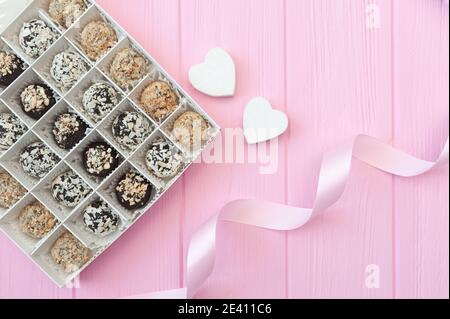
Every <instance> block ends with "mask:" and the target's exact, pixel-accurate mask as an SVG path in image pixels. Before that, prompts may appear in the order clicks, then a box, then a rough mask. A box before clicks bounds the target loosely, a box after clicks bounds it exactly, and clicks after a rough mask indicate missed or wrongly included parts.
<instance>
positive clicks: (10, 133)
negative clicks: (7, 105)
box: [0, 113, 27, 150]
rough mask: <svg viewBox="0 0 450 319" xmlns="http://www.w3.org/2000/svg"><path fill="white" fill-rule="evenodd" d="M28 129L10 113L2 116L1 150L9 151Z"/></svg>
mask: <svg viewBox="0 0 450 319" xmlns="http://www.w3.org/2000/svg"><path fill="white" fill-rule="evenodd" d="M26 131H27V127H26V126H25V124H23V123H22V122H21V121H20V120H19V119H18V118H17V117H15V116H14V115H12V114H9V113H1V114H0V150H8V149H9V148H10V147H11V146H13V145H14V143H16V142H17V140H18V139H19V138H20V137H21V136H22V135H23V134H25V132H26Z"/></svg>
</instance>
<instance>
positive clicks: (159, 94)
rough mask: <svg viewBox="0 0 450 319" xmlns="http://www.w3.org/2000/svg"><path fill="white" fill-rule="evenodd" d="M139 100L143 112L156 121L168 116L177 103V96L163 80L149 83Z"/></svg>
mask: <svg viewBox="0 0 450 319" xmlns="http://www.w3.org/2000/svg"><path fill="white" fill-rule="evenodd" d="M140 100H141V106H142V108H143V109H144V111H145V113H147V114H148V115H149V116H151V117H152V118H153V119H154V120H156V121H157V122H160V121H162V120H164V119H165V118H166V117H168V116H169V115H170V114H171V113H172V112H173V111H175V109H176V108H177V105H178V96H177V95H176V93H175V92H174V90H173V89H172V88H171V87H170V85H169V84H168V83H166V82H164V81H155V82H153V83H151V84H149V85H148V86H147V87H146V88H145V90H144V92H142V95H141V98H140Z"/></svg>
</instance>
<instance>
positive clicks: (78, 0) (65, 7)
mask: <svg viewBox="0 0 450 319" xmlns="http://www.w3.org/2000/svg"><path fill="white" fill-rule="evenodd" d="M86 9H87V6H86V2H85V1H84V0H51V1H50V4H49V6H48V13H49V14H50V16H51V17H52V18H53V19H54V20H56V22H58V23H59V24H60V25H61V26H63V27H66V28H69V27H70V26H71V25H72V24H73V23H74V22H75V21H76V20H77V19H78V18H79V17H81V15H82V14H83V13H84V11H86Z"/></svg>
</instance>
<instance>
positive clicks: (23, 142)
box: [1, 131, 61, 190]
mask: <svg viewBox="0 0 450 319" xmlns="http://www.w3.org/2000/svg"><path fill="white" fill-rule="evenodd" d="M36 142H42V141H41V139H40V138H39V137H38V136H37V135H36V134H34V133H33V132H31V131H30V132H28V133H27V134H25V135H24V136H23V137H22V138H21V139H20V140H19V141H18V142H17V143H16V144H15V145H14V146H13V147H11V148H10V149H9V150H8V152H6V153H5V154H4V155H3V156H2V158H1V162H2V165H3V167H4V168H5V169H6V170H8V171H9V173H10V174H11V175H13V176H14V177H15V178H16V179H18V180H20V181H21V182H22V184H23V185H24V186H25V187H26V188H27V189H29V190H30V189H32V188H33V187H34V186H36V185H37V184H38V183H39V181H40V180H42V179H44V178H45V177H43V178H41V179H38V178H33V177H31V176H29V175H28V174H27V173H25V171H24V170H23V168H22V165H21V164H20V156H21V155H22V153H23V151H24V150H25V148H26V147H28V146H29V145H31V144H33V143H36ZM43 143H44V144H45V145H46V146H47V147H48V148H50V147H49V146H48V145H47V144H46V143H45V142H43ZM50 149H51V148H50ZM55 155H56V153H55ZM60 161H61V159H59V162H60ZM59 162H58V163H59Z"/></svg>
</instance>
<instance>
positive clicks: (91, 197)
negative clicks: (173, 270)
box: [0, 0, 220, 287]
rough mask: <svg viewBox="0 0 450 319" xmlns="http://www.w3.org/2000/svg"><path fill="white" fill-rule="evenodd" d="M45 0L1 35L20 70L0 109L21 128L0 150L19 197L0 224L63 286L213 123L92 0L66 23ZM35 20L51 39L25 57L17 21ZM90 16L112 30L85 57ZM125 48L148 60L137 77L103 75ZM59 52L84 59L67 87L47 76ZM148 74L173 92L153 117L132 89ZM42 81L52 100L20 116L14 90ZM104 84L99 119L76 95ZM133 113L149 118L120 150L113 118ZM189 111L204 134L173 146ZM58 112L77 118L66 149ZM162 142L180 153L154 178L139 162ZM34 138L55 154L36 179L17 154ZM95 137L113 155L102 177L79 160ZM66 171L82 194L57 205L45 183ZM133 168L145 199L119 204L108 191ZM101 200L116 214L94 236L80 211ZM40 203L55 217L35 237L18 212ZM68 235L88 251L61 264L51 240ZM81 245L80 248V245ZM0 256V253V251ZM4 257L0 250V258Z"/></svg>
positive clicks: (166, 181) (1, 167)
mask: <svg viewBox="0 0 450 319" xmlns="http://www.w3.org/2000/svg"><path fill="white" fill-rule="evenodd" d="M49 4H50V0H35V1H33V2H32V3H31V4H30V5H29V6H28V7H27V8H26V10H25V11H24V12H23V13H22V14H21V15H19V16H18V17H17V18H16V19H15V21H14V22H13V23H12V24H11V25H10V26H9V27H8V28H7V29H6V30H5V31H4V32H3V33H2V34H1V38H0V51H6V52H11V53H14V54H15V55H16V56H18V57H19V58H20V59H22V61H23V64H24V68H25V71H24V72H23V73H22V74H21V75H20V76H19V77H18V78H17V79H16V80H15V81H14V82H13V83H12V84H10V85H9V86H6V87H3V88H1V87H0V113H1V114H5V113H6V114H11V115H13V116H15V117H16V118H17V119H18V120H19V121H20V122H22V124H23V125H24V126H25V127H26V132H25V133H24V134H23V135H21V137H20V138H18V140H17V141H16V142H15V143H14V144H13V145H12V146H11V147H10V148H9V149H0V173H8V174H9V175H10V176H11V177H13V178H14V179H15V180H16V182H18V183H19V184H20V185H22V186H23V188H24V192H23V196H22V197H21V198H20V199H19V200H18V201H17V202H15V203H13V204H12V205H11V207H8V208H0V229H1V230H2V231H3V232H4V233H5V234H6V235H7V236H8V237H9V238H10V239H11V240H12V241H13V242H15V243H16V245H17V246H18V247H19V248H20V249H21V250H22V251H23V252H24V253H25V254H26V255H27V256H28V257H29V258H30V259H31V260H32V261H33V262H35V263H36V265H38V266H39V267H40V269H41V270H42V271H43V272H45V273H46V274H47V275H48V276H49V277H50V278H51V279H52V280H53V281H54V282H55V283H56V284H57V285H58V286H60V287H64V286H66V285H67V284H68V283H69V282H71V281H72V280H73V279H74V278H75V277H76V276H78V275H79V274H80V273H81V272H82V271H83V270H84V269H85V268H86V267H88V266H89V265H90V264H91V263H92V262H93V261H94V260H95V259H96V258H97V257H98V256H99V255H100V254H101V253H103V252H104V251H105V250H106V249H107V248H108V247H109V246H110V245H112V244H113V243H114V242H115V241H116V240H118V239H119V238H120V237H121V235H122V234H123V233H124V232H125V231H127V230H128V229H129V228H130V227H131V226H132V225H133V224H134V223H135V222H136V221H137V220H138V219H139V218H140V217H141V216H142V215H143V214H144V213H146V212H148V213H150V212H151V207H152V206H153V205H154V204H155V203H156V202H157V201H158V199H159V198H160V197H161V196H162V195H163V194H164V193H165V192H166V191H167V190H168V189H170V187H171V185H173V183H174V182H175V181H176V180H177V179H178V178H179V177H180V176H181V175H182V174H183V173H184V172H185V171H186V169H187V168H188V167H189V166H190V164H192V163H193V162H194V161H195V159H196V158H197V157H198V156H199V155H200V154H201V152H202V151H203V150H204V149H205V148H206V147H207V146H208V145H209V144H210V143H211V142H212V141H213V139H214V138H215V137H216V136H217V135H218V134H219V132H220V128H219V126H218V125H217V124H216V123H215V122H214V120H213V119H211V118H210V117H209V116H208V115H207V114H206V113H205V112H204V111H203V110H202V108H201V107H200V106H199V105H198V104H197V103H196V102H195V101H194V100H193V99H192V98H191V97H189V95H188V94H186V92H185V91H184V90H183V89H182V88H181V87H180V86H179V85H178V84H177V83H176V82H175V81H174V80H173V79H172V78H171V77H170V76H169V75H168V74H167V73H166V72H165V71H164V70H163V69H162V67H161V66H160V65H159V64H158V63H157V62H156V61H155V60H154V59H153V58H152V56H151V55H150V54H148V53H147V52H146V51H145V50H144V49H143V48H142V47H141V46H140V45H139V44H138V43H137V42H136V41H135V40H134V39H133V38H132V37H130V36H129V35H128V34H127V33H126V32H125V31H124V30H123V29H122V28H121V27H120V26H119V25H118V24H117V23H116V22H115V21H114V20H113V19H111V17H109V16H108V14H106V13H105V12H104V11H103V10H102V8H100V7H99V6H98V5H97V4H96V3H95V2H94V1H85V5H86V8H85V10H84V13H83V14H82V15H81V16H80V17H78V18H77V19H76V21H75V22H74V23H73V24H72V25H71V26H70V27H69V28H66V27H63V26H61V25H60V24H59V23H58V22H57V21H55V20H53V19H52V18H51V16H50V14H49V11H48V8H49ZM32 19H40V20H42V21H44V22H45V24H46V25H47V26H48V27H50V28H51V29H52V30H53V31H54V33H55V34H56V38H57V39H55V41H54V42H53V44H51V46H50V47H48V48H47V49H46V51H45V52H44V53H43V54H42V55H40V56H38V57H37V58H32V57H30V56H29V55H27V54H26V53H25V52H24V50H23V49H22V47H21V45H20V42H19V41H20V40H19V33H20V30H21V28H22V26H23V24H24V23H26V22H28V21H30V20H32ZM92 21H105V22H107V23H109V24H110V25H111V26H112V28H113V29H114V31H115V32H116V35H117V41H116V43H115V44H114V45H113V46H112V47H111V48H109V50H108V51H107V53H105V54H103V55H102V56H101V57H100V58H99V59H97V60H96V61H93V60H92V59H90V58H89V57H88V55H87V54H86V53H85V51H84V50H83V46H82V45H81V43H80V34H81V32H82V30H83V28H84V27H85V26H86V25H87V24H88V23H89V22H92ZM125 48H132V49H134V50H135V51H137V52H138V53H139V54H140V55H141V56H142V57H144V58H145V59H146V60H147V62H148V70H147V72H146V74H145V75H144V76H142V77H141V78H140V79H139V80H136V81H134V82H133V83H132V84H131V85H129V86H128V87H127V88H126V89H124V88H123V86H120V85H119V84H118V83H116V81H114V80H113V77H112V76H111V64H112V63H113V61H114V59H115V57H116V55H117V54H118V53H119V52H121V51H122V50H123V49H125ZM61 52H75V53H77V54H79V56H81V57H82V59H83V60H84V61H83V62H84V63H85V66H86V71H87V73H84V75H83V76H81V77H80V78H79V79H78V81H77V83H75V84H74V85H73V86H72V87H69V88H63V87H61V86H60V85H58V83H57V82H55V80H54V78H53V77H52V75H51V71H50V69H51V64H52V61H53V59H54V57H55V56H56V55H57V54H59V53H61ZM153 81H164V82H166V83H167V84H169V85H170V87H171V88H172V89H173V92H174V93H175V94H176V96H177V97H178V99H177V100H178V105H177V107H176V109H175V110H173V111H172V112H171V113H170V114H169V115H168V116H165V117H164V118H159V119H155V118H153V117H152V116H150V115H148V114H147V113H146V112H145V111H144V109H143V108H142V105H140V103H141V102H140V98H139V97H140V95H141V93H142V91H143V90H144V89H145V87H146V86H147V85H148V84H150V83H152V82H153ZM36 82H39V83H43V84H45V85H46V86H48V87H49V88H51V90H52V91H53V96H54V98H55V104H54V105H53V106H52V107H51V109H50V110H49V111H47V113H45V115H43V116H42V117H40V118H39V119H33V118H31V117H30V116H28V115H27V114H26V113H25V112H24V111H23V109H22V107H21V104H20V103H21V99H20V94H21V93H20V92H22V91H23V89H24V88H25V87H27V86H28V85H29V84H33V83H36ZM96 83H107V84H108V85H110V86H112V87H113V88H114V89H115V90H116V92H117V93H118V97H119V98H118V99H119V102H118V103H117V104H116V105H115V107H114V108H113V109H112V110H111V111H110V112H109V113H108V114H107V115H105V116H104V117H103V118H102V119H101V120H100V121H97V122H96V121H94V120H93V119H92V118H91V117H90V116H89V114H86V112H85V109H84V108H83V95H84V93H85V92H86V90H87V89H88V88H89V87H90V86H91V85H93V84H96ZM129 111H132V112H137V113H138V114H141V116H142V117H144V118H145V119H146V120H147V121H148V123H149V125H148V132H146V135H145V136H146V138H145V139H144V140H143V142H142V143H141V144H140V145H139V146H138V147H137V148H135V149H134V150H129V149H124V148H123V147H122V145H119V144H118V143H117V140H116V139H115V138H114V136H113V132H112V126H113V123H114V120H115V119H116V118H117V117H118V115H119V114H121V113H123V112H129ZM187 111H193V112H196V113H198V114H199V115H201V117H202V118H203V119H204V120H205V122H206V123H207V138H206V139H203V142H202V143H201V145H198V147H196V148H186V147H185V146H183V145H180V143H179V142H178V140H177V139H176V138H175V137H174V134H173V126H174V122H175V121H176V120H177V118H178V117H180V115H182V114H183V113H184V112H187ZM60 114H76V115H78V117H79V118H80V119H82V121H83V122H84V123H85V125H86V127H87V130H86V135H85V137H84V139H82V140H81V141H80V142H78V143H77V144H76V145H74V146H73V148H71V149H61V148H59V147H58V145H57V143H56V142H55V139H54V136H53V134H52V130H53V125H54V123H55V119H56V118H57V117H58V115H60ZM161 140H163V141H165V142H167V143H169V144H170V145H171V146H172V147H173V148H174V149H175V150H177V153H178V154H180V160H181V161H182V164H181V165H180V166H179V168H178V171H177V173H176V175H174V176H171V177H170V178H161V177H158V176H156V175H155V174H154V173H153V172H151V171H150V170H149V168H148V165H147V164H146V153H147V151H148V150H149V149H150V147H151V145H152V143H154V142H155V141H161ZM35 142H42V143H44V144H45V146H47V147H48V148H49V149H50V150H51V151H52V152H53V153H54V155H55V165H54V166H53V167H52V168H51V170H50V171H49V172H48V173H46V174H45V176H43V177H42V178H33V177H30V176H29V175H27V173H26V172H24V169H23V167H22V165H21V163H20V156H21V154H22V153H23V151H24V149H25V148H26V147H27V146H28V145H30V144H32V143H35ZM95 142H106V143H108V144H109V145H110V146H111V147H112V148H113V149H114V150H115V151H116V153H117V154H118V158H119V160H118V163H119V164H118V165H117V168H115V170H114V171H113V172H112V173H110V174H109V175H108V176H104V177H101V178H100V177H93V176H92V175H90V174H89V173H88V172H87V170H86V169H85V166H84V165H83V164H84V163H83V152H84V150H85V149H86V148H87V146H88V145H90V144H91V143H95ZM68 171H71V172H74V173H75V174H76V175H77V176H78V177H79V178H81V180H82V181H83V182H84V183H85V185H86V186H87V187H86V188H87V190H88V193H89V194H88V195H87V196H85V197H84V199H82V200H81V201H80V202H79V203H78V204H77V206H76V207H71V208H69V207H66V206H63V205H61V203H60V202H58V201H57V200H56V199H55V198H54V196H53V195H52V183H53V181H54V180H55V179H56V178H57V177H58V176H59V175H61V174H62V173H65V172H68ZM130 171H134V172H138V173H139V174H140V175H141V176H142V177H144V178H145V179H146V181H147V182H148V183H150V184H151V185H152V187H151V189H152V191H151V195H150V199H149V200H148V202H147V204H146V206H145V207H144V208H140V209H134V210H130V209H127V208H125V207H124V206H122V205H121V203H120V202H119V200H118V197H117V194H116V185H117V183H118V181H119V179H120V178H121V177H123V176H124V174H126V173H127V172H130ZM98 201H102V202H103V203H105V204H106V205H107V206H108V207H109V208H110V210H111V211H112V212H113V213H114V214H115V216H117V217H118V221H117V225H116V226H117V228H116V229H115V231H114V232H112V233H110V234H108V235H107V236H97V235H96V234H95V233H94V232H92V231H90V230H89V229H88V227H87V226H86V225H85V223H84V219H83V216H84V212H85V209H86V207H88V206H89V205H90V204H91V203H94V202H98ZM35 202H37V203H40V204H42V205H43V207H45V208H46V209H47V210H48V211H49V212H50V213H51V214H52V215H53V218H54V220H55V224H54V226H53V228H52V229H51V230H50V231H48V232H47V233H46V234H45V236H44V237H43V238H40V239H35V238H33V237H30V236H29V235H27V234H25V233H24V232H23V230H22V229H21V225H20V221H19V216H20V214H21V212H22V211H23V209H24V207H27V205H30V204H31V203H35ZM67 233H69V234H71V235H72V236H73V237H74V238H75V239H76V240H78V243H81V244H82V245H83V246H84V247H83V248H85V251H89V254H88V259H86V260H88V261H87V262H85V263H84V264H83V265H82V266H80V267H77V268H75V269H70V270H69V271H68V270H67V269H65V268H64V267H63V266H61V265H59V264H57V263H56V261H55V260H54V258H53V257H52V254H51V249H52V247H53V246H54V245H55V242H56V241H57V240H58V238H60V237H61V236H62V235H63V234H67ZM86 249H87V250H86ZM0 256H1V252H0ZM3 258H6V256H1V259H3Z"/></svg>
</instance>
